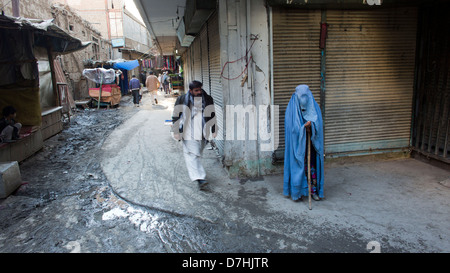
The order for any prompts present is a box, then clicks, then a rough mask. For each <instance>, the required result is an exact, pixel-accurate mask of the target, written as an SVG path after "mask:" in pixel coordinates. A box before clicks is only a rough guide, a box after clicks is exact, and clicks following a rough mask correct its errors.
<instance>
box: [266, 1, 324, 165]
mask: <svg viewBox="0 0 450 273" xmlns="http://www.w3.org/2000/svg"><path fill="white" fill-rule="evenodd" d="M272 18H273V35H272V37H273V89H274V102H273V103H274V104H275V105H279V111H280V112H279V128H278V130H279V145H278V149H277V151H276V156H277V157H279V158H282V157H284V147H285V145H284V141H285V139H284V116H285V112H286V107H287V105H288V103H289V100H290V99H291V96H292V94H293V93H294V92H295V87H297V85H299V84H307V85H308V86H309V87H310V89H311V91H312V93H313V95H314V98H315V100H316V101H317V102H319V101H320V56H321V52H320V49H319V37H320V21H321V12H320V10H302V9H278V8H273V12H272ZM275 130H277V128H275Z"/></svg>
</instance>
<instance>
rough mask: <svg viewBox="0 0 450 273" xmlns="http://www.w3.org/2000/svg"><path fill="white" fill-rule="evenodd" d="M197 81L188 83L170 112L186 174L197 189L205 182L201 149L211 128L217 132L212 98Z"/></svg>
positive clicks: (205, 183)
mask: <svg viewBox="0 0 450 273" xmlns="http://www.w3.org/2000/svg"><path fill="white" fill-rule="evenodd" d="M202 87H203V84H202V83H201V82H199V81H192V82H191V83H190V84H189V92H188V93H187V94H186V95H184V96H179V97H178V98H177V100H176V102H175V107H174V111H173V114H172V122H173V125H172V131H173V134H174V138H175V139H177V140H182V141H183V154H184V159H185V162H186V167H187V169H188V173H189V178H190V179H191V180H192V181H197V183H198V186H199V188H200V190H205V186H206V185H207V184H208V182H207V181H206V179H205V178H206V172H205V169H204V168H203V165H202V163H201V157H202V153H203V149H204V148H205V146H206V144H207V139H208V138H209V136H210V132H212V137H213V138H215V137H216V136H217V131H218V128H217V127H216V118H215V110H214V101H213V98H212V97H211V96H209V95H208V94H207V93H206V92H205V91H204V90H203V89H202Z"/></svg>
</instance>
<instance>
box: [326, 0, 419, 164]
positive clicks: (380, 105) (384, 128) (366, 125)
mask: <svg viewBox="0 0 450 273" xmlns="http://www.w3.org/2000/svg"><path fill="white" fill-rule="evenodd" d="M416 21H417V11H416V10H415V9H414V8H401V9H400V8H399V9H379V10H327V23H328V24H329V28H328V39H327V45H326V48H327V54H326V91H325V94H326V101H325V118H324V122H325V124H324V126H325V153H326V154H327V155H329V154H333V153H346V152H355V151H370V150H376V149H394V148H404V147H408V146H409V143H410V142H409V140H410V131H411V111H412V97H413V84H414V68H415V46H416V25H417V23H416Z"/></svg>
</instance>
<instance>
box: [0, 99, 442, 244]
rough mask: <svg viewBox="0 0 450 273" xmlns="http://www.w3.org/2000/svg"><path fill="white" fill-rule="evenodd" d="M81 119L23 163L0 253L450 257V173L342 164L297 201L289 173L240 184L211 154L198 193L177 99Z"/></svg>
mask: <svg viewBox="0 0 450 273" xmlns="http://www.w3.org/2000/svg"><path fill="white" fill-rule="evenodd" d="M158 100H159V101H160V104H158V105H156V106H152V105H151V102H150V96H149V95H148V94H144V98H143V105H142V106H141V107H139V108H137V107H134V106H133V104H132V102H131V98H130V97H129V96H127V97H124V98H123V99H122V102H121V106H120V107H119V108H118V109H110V110H106V109H102V110H99V111H97V110H96V109H89V110H85V111H80V112H78V113H77V115H76V116H75V117H74V118H73V119H72V120H71V122H70V124H69V125H67V126H66V127H65V129H64V130H63V132H62V133H60V134H59V135H56V136H54V137H52V138H50V139H49V140H47V141H46V142H45V146H44V148H43V150H42V151H40V152H39V153H37V154H36V155H34V156H33V157H31V158H29V159H27V160H26V161H24V162H23V163H22V164H21V165H20V170H21V175H22V179H23V185H22V186H21V187H20V188H19V189H18V190H17V191H16V192H15V193H14V194H13V195H11V196H9V197H8V198H7V199H4V200H0V219H2V221H1V222H0V252H19V253H24V252H26V253H28V252H32V253H33V252H50V253H55V252H63V253H66V252H95V253H96V252H101V253H107V252H120V253H122V252H146V253H147V252H152V253H154V252H157V253H186V252H189V253H190V252H195V253H205V252H219V253H222V252H227V253H230V252H256V253H288V252H289V253H291V252H295V253H297V252H300V253H302V252H307V253H310V252H360V253H361V252H362V253H367V252H370V251H371V249H372V248H371V247H372V246H373V245H374V244H375V245H378V246H380V247H381V252H449V251H450V243H449V238H450V232H449V230H450V218H449V217H450V216H449V215H450V214H449V213H448V208H449V205H450V201H449V200H450V188H449V185H448V183H447V182H446V181H448V179H449V177H450V172H449V171H446V170H443V169H439V168H436V167H433V166H430V165H427V164H425V163H422V162H419V161H416V160H414V159H404V160H391V161H381V162H360V163H354V164H334V165H330V166H328V167H327V168H326V173H325V175H326V177H328V179H327V182H326V183H327V184H326V199H325V200H324V201H322V202H315V203H313V209H312V210H311V211H310V210H308V208H307V205H306V204H305V202H299V203H295V202H292V201H291V200H289V199H286V198H285V197H284V196H283V195H282V176H280V175H278V176H277V175H274V176H268V177H263V178H258V179H229V178H228V177H227V175H226V172H225V170H224V169H223V168H222V167H221V164H220V162H219V161H218V160H217V156H216V154H215V151H214V150H211V149H205V155H204V164H205V167H206V170H207V175H208V178H209V180H210V188H209V190H208V191H205V192H202V191H198V189H197V187H196V186H197V185H195V184H192V183H191V182H190V181H189V179H188V176H187V171H186V169H185V166H184V159H183V156H182V148H181V144H180V143H177V142H175V141H174V140H172V139H171V138H170V134H169V127H168V126H166V125H165V124H164V121H165V120H166V119H170V114H171V107H172V106H173V103H174V98H164V96H162V95H159V98H158Z"/></svg>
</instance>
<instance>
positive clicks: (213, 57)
mask: <svg viewBox="0 0 450 273" xmlns="http://www.w3.org/2000/svg"><path fill="white" fill-rule="evenodd" d="M208 39H209V70H210V81H211V87H210V92H211V93H210V95H211V96H212V97H213V99H214V104H215V105H216V117H217V124H218V126H219V132H218V137H217V139H216V140H215V144H216V147H217V148H218V151H219V154H220V155H223V148H224V140H223V139H224V131H225V130H224V129H225V128H224V117H223V111H224V105H223V94H222V92H223V91H222V82H221V79H220V73H221V70H222V69H221V65H220V37H219V16H218V14H217V12H216V13H215V14H213V15H212V16H211V18H210V19H209V21H208Z"/></svg>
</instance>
